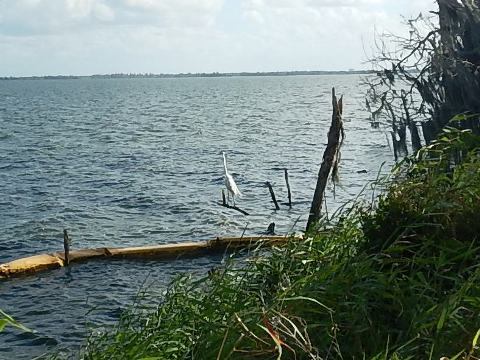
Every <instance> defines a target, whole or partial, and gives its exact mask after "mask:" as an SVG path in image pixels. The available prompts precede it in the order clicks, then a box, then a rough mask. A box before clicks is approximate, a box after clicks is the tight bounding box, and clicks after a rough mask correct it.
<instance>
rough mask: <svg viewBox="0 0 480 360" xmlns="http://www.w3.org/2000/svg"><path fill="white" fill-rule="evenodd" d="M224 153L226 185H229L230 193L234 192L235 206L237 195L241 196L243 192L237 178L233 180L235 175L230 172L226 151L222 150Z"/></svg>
mask: <svg viewBox="0 0 480 360" xmlns="http://www.w3.org/2000/svg"><path fill="white" fill-rule="evenodd" d="M222 155H223V172H224V173H225V186H226V187H227V190H228V195H230V194H232V199H233V206H235V195H238V196H241V195H242V194H241V193H240V190H238V187H237V184H235V180H233V176H232V175H230V174H229V173H228V170H227V158H226V156H225V151H222Z"/></svg>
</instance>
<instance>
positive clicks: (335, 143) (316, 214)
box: [307, 88, 344, 231]
mask: <svg viewBox="0 0 480 360" xmlns="http://www.w3.org/2000/svg"><path fill="white" fill-rule="evenodd" d="M332 105H333V114H332V124H331V125H330V130H329V131H328V144H327V148H326V149H325V152H324V153H323V161H322V165H321V166H320V170H319V172H318V179H317V186H316V188H315V194H314V195H313V201H312V206H311V208H310V215H309V217H308V222H307V231H308V230H310V229H311V227H312V226H313V225H315V224H316V223H317V222H318V221H319V220H320V217H321V211H322V203H323V195H324V193H325V188H326V186H327V181H328V178H329V177H330V173H331V172H332V168H333V169H334V170H335V169H337V168H338V161H339V158H340V146H341V144H342V142H343V137H344V135H343V122H342V111H343V96H342V97H341V98H340V100H337V97H336V95H335V88H333V89H332ZM333 175H334V176H333V177H334V178H335V177H336V173H334V174H333ZM334 180H335V179H334Z"/></svg>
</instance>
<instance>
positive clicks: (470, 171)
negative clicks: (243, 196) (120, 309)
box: [81, 129, 480, 359]
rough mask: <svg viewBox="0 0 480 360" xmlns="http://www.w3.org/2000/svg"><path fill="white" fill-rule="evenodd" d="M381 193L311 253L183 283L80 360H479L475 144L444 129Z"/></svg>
mask: <svg viewBox="0 0 480 360" xmlns="http://www.w3.org/2000/svg"><path fill="white" fill-rule="evenodd" d="M458 157H461V158H462V162H461V164H460V165H453V164H454V163H456V160H458ZM384 185H386V191H385V193H384V195H382V196H381V197H380V198H379V199H378V201H376V202H375V203H373V204H367V205H365V204H364V205H360V204H358V203H356V204H353V206H351V207H350V208H349V209H348V210H345V211H343V213H341V214H339V215H338V216H337V217H336V218H335V219H334V221H327V220H324V221H323V223H321V224H320V225H321V226H320V227H319V229H321V231H320V230H317V231H316V232H315V233H311V234H310V236H309V237H308V238H307V239H306V240H305V241H302V242H299V241H292V242H290V244H289V245H288V246H285V247H281V248H274V249H273V250H272V251H269V252H265V251H263V252H262V251H261V250H258V251H256V252H254V256H251V257H249V260H248V262H247V263H246V264H241V265H239V264H238V263H236V262H234V261H232V262H230V263H229V264H227V266H225V267H223V268H221V269H216V270H215V271H212V272H210V274H209V275H208V276H205V277H202V278H195V277H191V276H189V275H183V276H181V277H180V278H178V279H177V280H176V281H175V282H173V283H172V285H171V286H170V288H169V289H168V292H167V294H166V296H165V298H164V299H162V301H161V303H160V305H159V306H158V308H157V309H156V310H155V311H154V312H152V313H147V314H139V313H136V312H135V311H133V312H128V313H126V314H125V315H124V316H123V317H122V319H121V320H120V322H119V324H118V325H117V326H116V328H115V329H113V331H110V332H107V333H105V334H103V335H100V336H92V337H91V338H90V339H89V341H88V344H87V346H86V348H85V349H84V350H82V353H81V357H82V358H83V359H187V358H188V359H256V358H262V359H269V358H271V359H279V358H283V359H341V358H345V359H350V358H352V359H365V358H366V359H427V358H429V359H438V358H440V357H441V356H448V357H450V359H454V358H457V359H459V358H461V359H476V358H478V356H479V355H480V350H479V349H478V347H477V340H478V337H479V335H480V331H479V329H480V246H479V245H478V241H477V240H478V237H479V234H480V221H479V220H480V218H479V216H478V214H479V213H480V140H479V138H478V137H476V136H475V135H473V134H472V133H471V132H467V131H461V130H455V129H447V130H446V131H445V132H444V133H443V134H442V135H441V136H440V138H439V139H438V140H437V141H436V142H433V143H432V144H431V145H430V146H428V147H426V148H423V149H422V150H421V151H420V152H419V153H418V154H417V155H416V156H415V157H411V158H408V159H407V160H405V161H404V162H403V163H401V164H400V165H399V166H398V167H397V170H396V173H395V174H394V176H393V177H391V178H390V179H389V180H388V183H384Z"/></svg>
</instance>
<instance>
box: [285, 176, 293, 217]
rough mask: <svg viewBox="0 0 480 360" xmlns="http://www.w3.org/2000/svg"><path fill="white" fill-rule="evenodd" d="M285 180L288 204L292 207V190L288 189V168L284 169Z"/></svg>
mask: <svg viewBox="0 0 480 360" xmlns="http://www.w3.org/2000/svg"><path fill="white" fill-rule="evenodd" d="M285 182H286V183H287V191H288V206H289V207H290V208H291V207H292V192H291V191H290V183H289V182H288V170H287V169H285Z"/></svg>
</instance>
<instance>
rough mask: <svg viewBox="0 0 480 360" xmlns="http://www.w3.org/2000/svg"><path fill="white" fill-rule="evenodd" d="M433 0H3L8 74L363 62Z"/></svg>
mask: <svg viewBox="0 0 480 360" xmlns="http://www.w3.org/2000/svg"><path fill="white" fill-rule="evenodd" d="M433 1H434V0H0V53H1V54H2V56H1V57H0V69H2V70H1V73H0V76H2V75H8V74H23V75H29V74H46V73H55V74H58V73H70V74H75V73H78V74H89V73H108V72H197V71H206V72H210V71H263V70H289V69H346V68H350V67H352V68H359V67H361V66H362V65H361V63H362V60H363V59H364V57H365V56H364V53H363V47H364V46H365V47H367V49H368V48H369V46H370V44H371V42H372V41H371V40H372V39H373V30H374V28H375V27H376V29H377V31H380V32H381V31H382V30H384V29H388V30H392V31H393V32H398V31H401V29H402V28H401V26H400V25H399V24H400V16H399V15H400V14H401V13H403V14H406V15H407V16H414V15H416V14H417V13H418V11H420V10H422V11H425V10H428V9H432V8H433V7H434V6H433ZM29 69H30V70H29Z"/></svg>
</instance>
